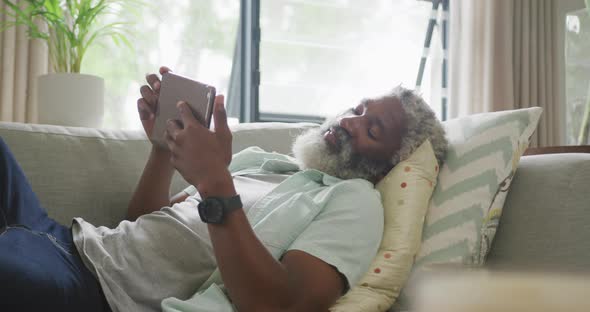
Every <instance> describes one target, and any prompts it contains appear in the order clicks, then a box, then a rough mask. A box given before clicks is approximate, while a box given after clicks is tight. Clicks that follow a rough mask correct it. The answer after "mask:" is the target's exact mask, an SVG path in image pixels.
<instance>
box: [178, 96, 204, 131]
mask: <svg viewBox="0 0 590 312" xmlns="http://www.w3.org/2000/svg"><path fill="white" fill-rule="evenodd" d="M176 107H177V108H178V110H179V111H180V118H181V119H182V124H183V125H184V127H185V128H186V127H187V126H201V127H202V125H203V124H204V119H203V116H200V115H199V114H193V111H192V110H191V108H190V107H189V106H188V104H187V103H186V102H183V101H180V102H178V103H177V104H176Z"/></svg>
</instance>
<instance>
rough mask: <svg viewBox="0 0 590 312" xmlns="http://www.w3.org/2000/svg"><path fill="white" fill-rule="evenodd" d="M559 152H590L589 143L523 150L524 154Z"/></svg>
mask: <svg viewBox="0 0 590 312" xmlns="http://www.w3.org/2000/svg"><path fill="white" fill-rule="evenodd" d="M561 153H590V145H568V146H547V147H530V148H527V150H526V151H525V152H524V156H527V155H540V154H561Z"/></svg>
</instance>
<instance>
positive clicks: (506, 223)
mask: <svg viewBox="0 0 590 312" xmlns="http://www.w3.org/2000/svg"><path fill="white" fill-rule="evenodd" d="M313 126H314V125H312V124H303V123H300V124H284V123H253V124H243V125H238V126H235V127H233V131H234V142H233V152H238V151H240V150H242V149H243V148H245V147H247V146H251V145H258V146H260V147H262V148H264V149H267V150H273V151H277V152H282V153H288V152H289V151H290V145H291V142H292V141H293V138H294V137H295V136H296V135H297V134H299V133H300V132H301V131H302V130H304V129H306V128H309V127H313ZM0 137H2V138H3V139H4V141H5V142H6V143H7V144H8V145H9V146H10V148H11V149H12V151H13V153H14V154H15V156H16V158H17V160H18V161H19V162H20V164H21V166H22V167H23V169H24V171H25V173H26V175H27V176H28V178H29V180H30V181H31V185H32V187H33V189H34V190H35V192H36V193H37V194H38V196H39V198H40V200H41V202H42V204H43V205H44V206H45V207H46V209H47V210H48V211H49V214H50V215H51V216H52V217H54V218H55V219H57V220H58V221H60V222H62V223H64V224H69V223H70V222H71V219H72V218H73V217H75V216H82V217H84V218H85V219H86V220H88V221H90V222H92V223H93V224H96V225H106V226H114V225H116V224H117V223H118V222H119V221H120V220H122V219H123V217H124V216H125V212H126V205H127V201H128V200H129V198H130V196H131V194H132V192H133V190H134V187H135V184H136V182H137V180H138V179H139V176H140V174H141V171H142V169H143V166H144V164H145V161H146V158H147V155H148V151H149V148H150V143H149V142H148V141H147V140H146V138H145V136H144V135H143V133H142V132H141V131H119V130H116V131H111V130H109V131H106V130H96V129H84V128H65V127H58V126H44V125H29V124H18V123H0ZM184 187H186V183H185V182H184V181H183V180H182V178H181V177H179V176H176V177H175V179H174V182H173V186H172V192H177V191H179V190H181V189H183V188H184ZM589 199H590V154H552V155H539V156H525V157H522V159H521V162H520V166H519V169H518V171H517V173H516V176H515V178H514V181H513V184H512V187H511V189H510V191H509V194H508V198H507V201H506V204H505V209H504V214H503V216H502V220H501V223H500V227H499V229H498V232H497V236H496V240H495V241H494V244H493V247H492V251H491V253H490V255H489V257H488V262H487V266H488V267H490V268H494V269H502V270H523V269H536V270H552V271H555V270H557V271H564V270H565V271H576V272H577V271H580V270H583V271H588V270H589V268H590V248H588V247H587V245H586V244H587V241H588V239H590V200H589Z"/></svg>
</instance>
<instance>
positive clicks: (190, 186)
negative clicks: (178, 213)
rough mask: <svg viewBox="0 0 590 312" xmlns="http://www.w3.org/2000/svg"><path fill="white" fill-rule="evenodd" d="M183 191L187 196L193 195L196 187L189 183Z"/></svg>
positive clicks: (195, 192) (195, 193)
mask: <svg viewBox="0 0 590 312" xmlns="http://www.w3.org/2000/svg"><path fill="white" fill-rule="evenodd" d="M183 192H185V193H187V194H188V196H195V195H197V188H196V187H194V186H192V185H189V186H188V187H187V188H185V189H184V190H183Z"/></svg>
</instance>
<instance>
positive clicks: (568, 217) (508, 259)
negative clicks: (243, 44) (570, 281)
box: [487, 154, 590, 272]
mask: <svg viewBox="0 0 590 312" xmlns="http://www.w3.org/2000/svg"><path fill="white" fill-rule="evenodd" d="M589 240H590V154H548V155H535V156H524V157H522V158H521V161H520V165H519V168H518V170H517V171H516V175H515V177H514V180H513V181H512V185H511V186H510V190H509V192H508V196H507V198H506V204H505V206H504V211H503V213H502V217H501V218H500V224H499V226H498V232H497V233H496V238H495V240H494V242H493V244H492V249H491V252H490V254H489V255H488V259H487V265H488V267H490V268H495V269H506V270H523V269H525V270H535V271H536V270H550V271H574V272H578V271H586V272H587V271H588V270H590V248H588V241H589Z"/></svg>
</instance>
